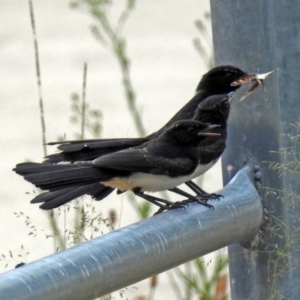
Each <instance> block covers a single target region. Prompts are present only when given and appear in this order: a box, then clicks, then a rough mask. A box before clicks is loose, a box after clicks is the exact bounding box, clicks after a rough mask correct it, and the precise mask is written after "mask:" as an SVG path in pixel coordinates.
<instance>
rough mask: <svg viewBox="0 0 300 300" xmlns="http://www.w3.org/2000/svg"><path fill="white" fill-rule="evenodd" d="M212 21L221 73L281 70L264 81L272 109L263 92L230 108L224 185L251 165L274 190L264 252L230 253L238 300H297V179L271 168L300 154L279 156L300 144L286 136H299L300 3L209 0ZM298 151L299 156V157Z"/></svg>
mask: <svg viewBox="0 0 300 300" xmlns="http://www.w3.org/2000/svg"><path fill="white" fill-rule="evenodd" d="M211 13H212V24H213V40H214V51H215V62H216V64H217V65H220V64H233V65H235V66H238V67H240V68H242V69H243V70H245V71H248V72H257V69H258V68H259V71H260V73H264V72H267V71H269V70H272V69H274V68H279V72H276V73H274V74H272V75H270V77H268V78H267V79H266V84H267V86H266V89H267V91H268V94H269V99H268V101H266V100H265V99H264V96H263V91H262V89H261V88H258V89H257V90H256V91H255V92H254V93H253V94H252V95H251V96H250V97H249V98H247V99H246V100H244V101H243V102H238V101H233V103H232V110H231V115H230V118H229V132H228V140H227V148H226V150H225V152H224V155H223V156H222V163H223V178H224V183H225V184H226V183H227V182H228V181H229V180H230V177H231V173H232V174H234V173H235V171H236V170H238V169H239V168H240V166H241V165H242V163H243V162H244V161H245V160H246V161H249V160H250V161H251V160H252V161H255V162H256V163H257V164H259V165H261V167H262V173H263V181H262V185H263V187H267V188H270V189H272V193H265V195H264V197H263V203H264V206H266V208H267V210H268V212H269V224H267V225H266V228H265V235H264V239H263V241H261V243H260V244H259V250H260V251H258V252H255V253H252V252H251V251H247V250H245V249H243V248H241V247H239V246H238V245H233V246H230V247H229V255H230V275H231V292H232V299H233V300H241V299H289V300H293V299H295V300H297V299H299V297H300V285H299V283H298V281H299V278H300V268H299V262H300V251H299V243H300V239H299V236H300V234H299V228H300V222H299V213H300V205H299V204H300V203H299V200H297V199H299V198H297V197H299V196H297V195H299V193H300V185H299V182H300V180H299V175H297V174H295V173H294V174H290V175H289V174H288V175H286V174H285V176H281V177H279V174H278V172H276V171H274V170H271V168H270V164H269V163H268V162H277V163H280V164H282V163H285V164H287V163H290V162H292V161H296V160H298V154H296V155H295V156H293V155H289V156H286V157H284V156H280V155H278V153H276V151H278V150H279V149H280V148H288V147H293V146H295V144H296V143H297V140H295V143H293V142H291V140H290V139H289V138H288V136H287V135H289V134H291V135H297V134H298V133H299V132H297V131H296V130H295V127H293V126H291V123H295V122H296V121H298V118H299V116H300V105H299V104H300V72H299V63H300V26H299V16H300V2H299V0H291V1H261V0H252V1H240V0H226V1H223V0H211ZM247 88H248V86H247V87H245V89H247ZM237 98H238V95H237ZM298 130H299V128H298ZM282 134H284V135H282ZM297 147H298V146H297ZM297 147H296V148H293V149H294V150H295V152H296V153H298V152H299V150H298V149H297ZM290 149H291V148H290ZM272 151H273V152H272ZM274 151H275V152H274ZM228 166H230V169H232V172H231V173H230V172H228ZM285 166H286V167H288V165H285ZM291 166H293V165H291ZM263 191H266V189H263ZM283 191H285V192H286V193H284V192H283ZM282 195H285V196H286V197H285V198H284V199H283V197H281V196H282ZM288 195H290V196H288Z"/></svg>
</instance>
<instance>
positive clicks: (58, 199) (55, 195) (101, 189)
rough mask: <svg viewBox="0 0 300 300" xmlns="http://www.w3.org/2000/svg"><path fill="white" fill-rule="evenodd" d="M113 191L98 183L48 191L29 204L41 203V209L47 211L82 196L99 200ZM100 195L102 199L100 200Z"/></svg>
mask: <svg viewBox="0 0 300 300" xmlns="http://www.w3.org/2000/svg"><path fill="white" fill-rule="evenodd" d="M112 191H113V189H111V188H109V187H106V186H104V185H102V184H100V183H90V184H87V185H84V186H79V187H67V188H63V189H59V190H54V191H49V192H47V193H43V194H40V195H38V196H36V197H35V198H34V199H33V200H31V203H43V204H42V205H40V208H41V209H45V210H49V209H53V208H56V207H59V206H61V205H63V204H65V203H67V202H69V201H71V200H73V199H76V198H78V197H81V196H83V195H86V194H88V195H91V196H92V197H93V198H95V197H98V198H97V199H96V200H101V199H103V198H105V197H106V196H108V195H109V194H110V193H111V192H112ZM100 195H101V196H102V198H101V199H100Z"/></svg>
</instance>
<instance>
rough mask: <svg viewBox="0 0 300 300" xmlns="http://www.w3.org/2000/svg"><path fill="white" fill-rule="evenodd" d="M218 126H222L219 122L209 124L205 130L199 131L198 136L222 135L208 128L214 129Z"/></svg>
mask: <svg viewBox="0 0 300 300" xmlns="http://www.w3.org/2000/svg"><path fill="white" fill-rule="evenodd" d="M217 127H221V126H220V125H218V124H211V125H209V126H207V128H206V129H205V130H203V131H200V132H199V133H198V136H220V135H221V134H220V133H215V132H209V131H207V130H211V129H214V128H217Z"/></svg>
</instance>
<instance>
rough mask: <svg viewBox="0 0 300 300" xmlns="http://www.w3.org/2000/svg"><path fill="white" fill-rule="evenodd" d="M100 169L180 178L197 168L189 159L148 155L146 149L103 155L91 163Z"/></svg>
mask: <svg viewBox="0 0 300 300" xmlns="http://www.w3.org/2000/svg"><path fill="white" fill-rule="evenodd" d="M93 165H94V166H96V167H100V168H108V169H116V170H123V171H129V172H143V173H150V174H156V175H169V176H171V177H172V176H180V175H186V174H190V173H191V172H192V171H193V170H194V169H195V168H196V166H197V162H196V163H195V162H194V161H192V160H191V159H190V158H187V157H177V158H168V157H165V156H162V155H154V154H152V153H148V151H147V148H141V149H128V150H123V151H119V152H116V153H112V154H109V155H105V156H102V157H99V158H97V159H96V160H94V161H93Z"/></svg>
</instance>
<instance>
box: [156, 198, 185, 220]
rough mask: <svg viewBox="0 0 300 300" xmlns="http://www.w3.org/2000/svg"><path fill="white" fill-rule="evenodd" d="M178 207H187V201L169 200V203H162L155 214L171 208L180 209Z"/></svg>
mask: <svg viewBox="0 0 300 300" xmlns="http://www.w3.org/2000/svg"><path fill="white" fill-rule="evenodd" d="M178 208H184V209H185V203H182V201H177V202H171V201H169V203H168V204H165V205H161V206H160V208H159V210H158V211H157V212H156V213H155V214H154V216H155V215H158V214H160V213H162V212H164V211H167V210H171V209H178Z"/></svg>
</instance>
